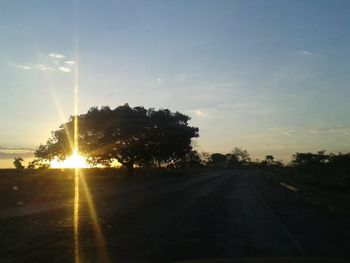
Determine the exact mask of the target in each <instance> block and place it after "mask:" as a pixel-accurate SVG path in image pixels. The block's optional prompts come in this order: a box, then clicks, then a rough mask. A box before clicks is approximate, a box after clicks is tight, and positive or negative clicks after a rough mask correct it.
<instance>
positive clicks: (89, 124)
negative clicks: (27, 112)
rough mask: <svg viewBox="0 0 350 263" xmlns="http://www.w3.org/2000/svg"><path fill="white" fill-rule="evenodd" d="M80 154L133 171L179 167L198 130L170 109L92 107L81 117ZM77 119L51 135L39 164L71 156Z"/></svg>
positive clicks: (42, 148) (40, 151)
mask: <svg viewBox="0 0 350 263" xmlns="http://www.w3.org/2000/svg"><path fill="white" fill-rule="evenodd" d="M77 119H78V124H79V131H78V143H79V152H80V153H81V154H82V155H84V156H86V157H87V160H88V161H89V162H90V163H92V164H103V165H107V166H108V165H109V164H111V162H112V161H113V160H117V161H118V162H120V163H121V164H122V165H123V166H126V167H128V168H129V169H132V167H133V166H134V165H138V166H162V165H168V164H171V163H175V162H178V161H179V160H182V159H183V158H185V157H186V156H187V155H188V154H189V153H190V152H191V150H192V146H191V141H192V139H193V138H196V137H198V136H199V133H198V132H199V129H198V128H196V127H191V126H189V125H188V122H189V120H190V117H189V116H187V115H184V114H181V113H179V112H171V111H170V110H168V109H160V110H155V109H153V108H150V109H145V108H144V107H134V108H132V107H130V106H129V105H128V104H125V105H123V106H119V107H117V108H115V109H111V108H109V107H108V106H104V107H101V108H98V107H92V108H90V109H89V111H88V112H87V113H86V114H81V115H79V116H77ZM73 135H74V116H71V117H70V119H69V121H68V122H67V123H64V124H62V125H61V126H60V127H59V129H58V130H56V131H53V132H52V134H51V138H49V140H48V141H47V143H46V144H44V145H40V146H39V147H38V149H37V150H36V152H35V156H36V157H37V158H38V159H41V160H46V161H50V160H52V159H54V158H55V157H57V158H59V159H61V160H63V159H65V158H66V157H67V156H69V155H70V154H72V151H73Z"/></svg>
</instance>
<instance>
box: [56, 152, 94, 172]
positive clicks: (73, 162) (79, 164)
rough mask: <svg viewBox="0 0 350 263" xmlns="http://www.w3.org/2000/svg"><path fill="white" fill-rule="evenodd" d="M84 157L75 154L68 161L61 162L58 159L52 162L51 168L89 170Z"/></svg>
mask: <svg viewBox="0 0 350 263" xmlns="http://www.w3.org/2000/svg"><path fill="white" fill-rule="evenodd" d="M89 167H90V166H89V164H88V163H87V162H86V160H85V158H84V156H81V155H80V154H79V153H77V152H75V153H73V154H72V155H71V156H69V157H68V158H67V159H65V160H63V161H60V160H58V159H57V158H55V159H54V160H52V161H51V168H72V169H74V168H89Z"/></svg>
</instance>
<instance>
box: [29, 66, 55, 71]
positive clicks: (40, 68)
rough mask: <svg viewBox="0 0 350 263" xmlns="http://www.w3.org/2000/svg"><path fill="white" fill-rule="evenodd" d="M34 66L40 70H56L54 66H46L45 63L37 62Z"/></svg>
mask: <svg viewBox="0 0 350 263" xmlns="http://www.w3.org/2000/svg"><path fill="white" fill-rule="evenodd" d="M34 67H35V69H37V70H40V71H54V69H53V68H52V67H49V66H46V65H44V64H36V65H35V66H34Z"/></svg>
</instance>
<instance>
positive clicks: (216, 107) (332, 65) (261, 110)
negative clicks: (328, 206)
mask: <svg viewBox="0 0 350 263" xmlns="http://www.w3.org/2000/svg"><path fill="white" fill-rule="evenodd" d="M77 43H79V45H77ZM349 47H350V1H347V0H345V1H337V0H329V1H322V0H317V1H299V0H293V1H292V0H291V1H284V0H276V1H260V0H259V1H245V0H242V1H234V0H232V1H204V0H203V1H192V0H186V1H184V0H183V1H177V0H172V1H165V0H163V1H152V0H150V1H139V0H137V1H130V0H128V1H107V0H103V1H102V0H101V1H92V0H88V1H86V0H85V1H80V2H79V1H77V0H75V1H73V0H72V1H68V0H62V1H50V0H48V1H41V0H28V1H19V0H3V1H1V2H0V50H1V52H0V112H1V114H0V123H1V126H0V127H1V128H0V167H10V166H12V158H13V156H15V155H20V156H23V157H24V158H25V159H26V160H28V158H30V157H31V155H32V152H33V149H35V148H36V147H37V146H38V145H39V144H40V143H45V142H46V140H47V139H48V138H49V136H50V132H51V131H53V130H55V129H57V128H58V127H59V125H60V124H61V123H63V122H65V121H66V120H67V119H68V117H69V116H70V115H72V114H73V113H74V99H73V84H74V70H75V67H76V65H77V64H78V63H77V62H78V61H77V60H78V58H79V87H80V91H79V113H85V112H86V111H87V110H88V109H89V108H90V107H92V106H103V105H109V106H110V107H111V108H114V107H117V106H119V105H123V104H125V103H129V104H130V105H131V106H139V105H142V106H145V107H153V108H156V109H158V108H168V109H170V110H172V111H180V112H182V113H185V114H188V115H189V116H191V117H192V120H191V122H190V124H191V125H193V126H197V127H199V129H200V138H199V139H198V141H197V149H198V150H199V151H207V152H210V153H213V152H221V153H227V152H230V151H231V150H232V149H233V147H235V146H237V147H242V148H244V149H247V150H248V152H250V154H251V156H252V157H253V158H264V156H265V155H267V154H273V155H274V156H275V158H276V159H282V160H285V161H287V160H289V158H290V157H291V155H292V154H293V153H295V152H303V151H311V152H316V151H318V150H327V151H328V152H349V151H350V118H349V112H350V104H349V102H348V101H349V97H350V67H349V65H350V49H349Z"/></svg>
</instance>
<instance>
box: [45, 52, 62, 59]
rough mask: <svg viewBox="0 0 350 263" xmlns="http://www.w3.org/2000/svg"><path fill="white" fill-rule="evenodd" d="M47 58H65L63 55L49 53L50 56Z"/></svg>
mask: <svg viewBox="0 0 350 263" xmlns="http://www.w3.org/2000/svg"><path fill="white" fill-rule="evenodd" d="M49 57H51V58H58V59H63V58H65V57H66V56H65V55H62V54H59V53H50V54H49Z"/></svg>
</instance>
